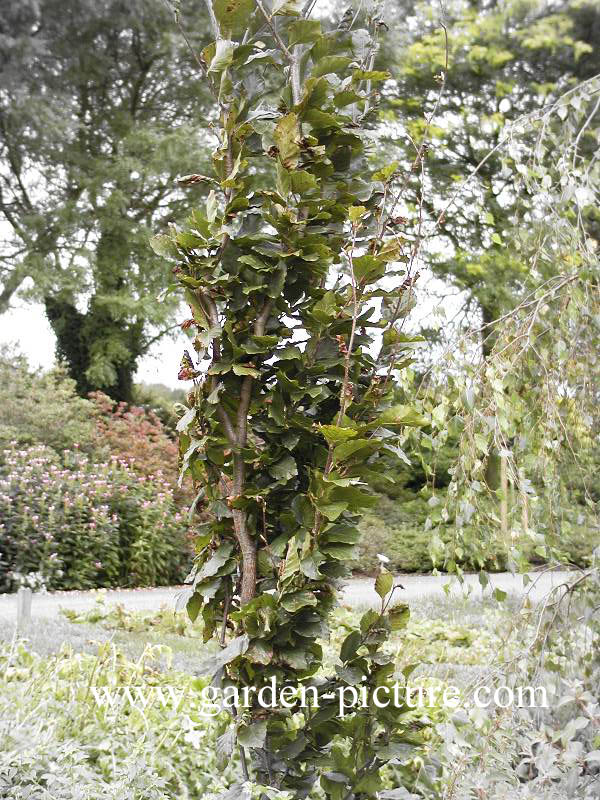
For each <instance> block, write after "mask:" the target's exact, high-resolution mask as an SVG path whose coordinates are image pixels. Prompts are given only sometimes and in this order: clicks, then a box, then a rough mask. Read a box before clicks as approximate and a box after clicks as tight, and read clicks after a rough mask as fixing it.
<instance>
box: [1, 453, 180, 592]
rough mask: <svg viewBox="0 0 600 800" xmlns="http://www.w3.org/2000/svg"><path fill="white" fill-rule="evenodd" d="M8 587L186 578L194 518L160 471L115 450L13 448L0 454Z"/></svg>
mask: <svg viewBox="0 0 600 800" xmlns="http://www.w3.org/2000/svg"><path fill="white" fill-rule="evenodd" d="M0 462H1V466H0V591H11V590H13V589H15V588H17V587H18V586H19V585H22V584H25V585H28V584H29V583H30V580H29V577H28V576H31V574H32V573H34V574H36V584H37V585H39V583H40V582H41V581H43V583H44V585H45V586H46V587H47V588H48V589H89V588H94V587H103V586H149V585H160V584H169V583H177V582H179V581H181V580H182V578H183V577H184V576H185V572H186V570H187V568H188V564H187V557H188V553H189V549H188V547H187V546H186V540H187V533H186V524H185V519H184V516H183V515H182V514H180V513H179V512H178V511H177V509H176V507H175V504H174V500H173V494H172V490H171V486H170V482H169V481H168V480H167V479H166V478H165V477H164V476H162V475H161V474H156V475H142V474H138V473H136V472H135V471H134V470H133V469H132V467H131V465H130V464H129V463H128V462H127V461H125V460H124V459H118V458H116V457H113V458H111V459H110V460H108V461H106V462H104V463H94V462H92V461H91V460H90V459H89V458H88V457H87V456H86V455H83V454H81V453H79V452H77V450H75V451H67V450H65V451H64V452H63V454H62V456H61V455H59V454H57V453H56V452H55V451H53V450H51V449H50V448H48V447H44V446H35V447H29V448H25V449H19V448H17V447H16V446H14V445H13V446H12V447H11V448H10V449H7V450H5V451H4V452H3V453H2V455H1V456H0Z"/></svg>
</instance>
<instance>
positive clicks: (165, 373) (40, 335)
mask: <svg viewBox="0 0 600 800" xmlns="http://www.w3.org/2000/svg"><path fill="white" fill-rule="evenodd" d="M0 343H2V344H8V343H11V344H15V345H17V347H18V349H19V351H20V352H21V353H23V355H25V356H27V359H28V361H29V363H30V364H31V366H32V367H42V368H44V369H47V368H48V367H50V366H51V365H52V364H53V363H54V361H55V348H56V338H55V336H54V333H53V332H52V328H51V327H50V324H49V322H48V320H47V319H46V316H45V314H44V309H43V306H42V305H40V304H35V303H27V304H26V303H24V302H23V301H22V300H17V301H15V302H14V303H13V307H12V308H11V309H10V310H9V311H7V312H6V313H5V314H2V315H0ZM186 346H189V340H187V338H186V337H185V335H183V334H180V335H179V336H177V337H176V341H174V340H173V339H170V338H168V337H166V336H165V338H164V339H163V340H162V341H160V342H157V344H155V345H154V347H153V348H152V349H151V351H150V353H149V355H147V356H145V357H144V358H142V359H140V362H139V368H138V371H137V374H136V381H138V382H142V381H143V382H144V383H164V384H166V385H167V386H171V387H172V388H181V386H182V384H181V383H180V382H179V381H178V380H177V372H178V371H179V362H180V360H181V355H182V352H183V349H184V347H186Z"/></svg>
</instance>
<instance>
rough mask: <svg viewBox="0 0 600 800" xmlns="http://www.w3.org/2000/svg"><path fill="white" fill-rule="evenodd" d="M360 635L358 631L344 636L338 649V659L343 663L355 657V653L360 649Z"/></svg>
mask: <svg viewBox="0 0 600 800" xmlns="http://www.w3.org/2000/svg"><path fill="white" fill-rule="evenodd" d="M360 642H361V635H360V632H359V631H352V632H351V633H349V634H348V636H346V638H345V639H344V641H343V642H342V647H341V649H340V659H341V660H342V661H344V662H346V661H350V659H352V658H354V656H355V655H356V651H357V650H358V648H359V647H360Z"/></svg>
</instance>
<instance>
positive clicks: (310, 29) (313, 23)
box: [288, 19, 321, 46]
mask: <svg viewBox="0 0 600 800" xmlns="http://www.w3.org/2000/svg"><path fill="white" fill-rule="evenodd" d="M320 35H321V23H320V22H319V21H318V20H313V19H300V20H298V21H297V22H292V24H291V25H290V26H289V28H288V44H289V45H290V46H291V45H294V44H308V43H309V42H316V41H317V39H318V38H319V36H320Z"/></svg>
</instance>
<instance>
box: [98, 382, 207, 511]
mask: <svg viewBox="0 0 600 800" xmlns="http://www.w3.org/2000/svg"><path fill="white" fill-rule="evenodd" d="M90 400H91V402H92V404H93V406H94V409H95V412H96V415H97V419H96V449H97V450H98V451H100V452H102V451H104V452H105V453H107V454H109V455H112V456H117V458H119V460H121V461H124V462H126V463H127V464H128V465H129V466H130V467H131V469H132V470H134V472H137V473H139V474H140V475H144V476H146V477H148V478H152V476H154V475H160V476H161V477H162V476H163V475H164V478H165V479H166V480H167V481H168V483H169V486H170V488H171V489H172V491H173V492H174V496H175V500H176V502H177V503H178V504H181V505H182V507H185V508H189V505H190V503H191V501H192V499H193V497H194V493H192V494H191V495H190V492H191V488H190V487H189V486H187V485H185V484H184V486H183V488H178V486H177V481H178V478H179V462H178V447H177V443H176V442H175V441H174V439H172V438H171V436H169V433H168V432H167V428H166V427H165V426H164V424H163V423H162V421H161V420H160V418H159V417H158V416H157V415H156V414H155V413H154V412H153V411H151V410H149V409H147V408H143V407H141V406H130V405H128V404H127V403H116V404H115V403H114V401H113V400H111V398H110V397H107V395H105V394H103V393H102V392H92V393H91V394H90Z"/></svg>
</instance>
